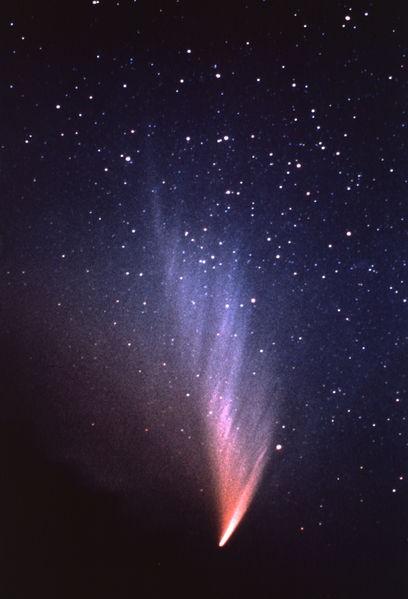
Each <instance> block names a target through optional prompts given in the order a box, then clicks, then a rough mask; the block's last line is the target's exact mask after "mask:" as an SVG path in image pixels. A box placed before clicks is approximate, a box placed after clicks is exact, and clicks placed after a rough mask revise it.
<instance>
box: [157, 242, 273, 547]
mask: <svg viewBox="0 0 408 599" xmlns="http://www.w3.org/2000/svg"><path fill="white" fill-rule="evenodd" d="M191 236H192V235H191ZM189 237H190V233H188V234H186V233H185V234H184V237H183V238H182V239H183V241H181V240H180V237H179V240H178V241H177V242H176V243H174V244H173V245H172V247H173V251H172V252H169V254H171V259H170V260H168V262H167V273H166V274H167V287H166V288H167V293H168V299H169V303H170V304H171V306H172V308H173V310H174V311H175V313H176V315H177V318H176V321H177V322H178V323H179V330H178V338H179V339H181V343H182V346H183V347H182V348H181V353H182V355H184V359H183V363H184V365H185V366H186V367H187V368H189V369H190V377H191V380H192V381H194V382H195V393H196V395H197V396H198V398H199V401H198V402H197V407H198V410H199V412H201V418H202V423H203V431H204V439H205V441H206V448H207V458H208V464H209V466H210V474H211V479H212V481H213V485H214V487H213V494H212V495H213V497H214V504H215V512H216V519H217V522H218V546H219V547H224V546H225V545H226V543H227V542H228V541H229V540H230V538H231V536H232V535H233V534H234V532H235V531H236V529H237V528H238V526H239V525H240V523H241V522H242V519H243V517H244V516H245V514H246V513H247V511H248V509H249V507H250V505H251V503H252V501H253V499H254V496H255V493H256V491H257V489H258V487H259V485H260V482H261V480H262V475H263V473H264V470H265V465H266V463H267V458H268V450H269V447H270V442H271V425H270V423H271V414H270V400H269V398H268V394H267V393H266V389H267V387H268V384H267V383H268V381H266V380H265V372H267V371H269V370H270V364H268V362H267V363H266V365H265V359H267V354H266V353H265V352H264V350H263V349H261V350H260V349H259V348H258V347H256V346H254V343H255V342H254V339H255V337H254V336H253V331H252V318H253V315H254V311H255V310H257V309H258V304H259V302H257V301H256V297H255V296H254V293H253V289H249V288H247V287H248V286H247V285H246V284H245V277H244V270H243V266H241V265H240V264H239V260H238V259H237V257H236V256H237V251H236V250H231V248H229V249H228V248H227V244H226V243H223V244H222V248H223V249H222V250H220V249H219V248H220V245H219V244H216V243H215V241H214V242H213V247H211V245H210V244H209V242H208V235H207V237H206V238H205V240H200V242H199V247H200V254H199V255H200V257H199V259H197V254H196V250H195V249H194V247H195V246H192V244H191V242H190V241H188V240H189ZM194 240H196V236H194ZM200 244H201V245H200ZM191 247H193V249H191ZM206 253H208V255H209V256H208V257H207V256H206ZM215 256H217V260H218V262H217V263H216V265H214V264H213V265H212V266H211V268H209V267H208V266H207V264H208V263H210V264H211V263H212V260H213V259H215ZM207 258H208V259H207Z"/></svg>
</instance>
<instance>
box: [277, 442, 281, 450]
mask: <svg viewBox="0 0 408 599" xmlns="http://www.w3.org/2000/svg"><path fill="white" fill-rule="evenodd" d="M281 449H282V445H281V444H280V443H278V444H277V446H276V451H281Z"/></svg>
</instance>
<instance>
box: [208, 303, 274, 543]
mask: <svg viewBox="0 0 408 599" xmlns="http://www.w3.org/2000/svg"><path fill="white" fill-rule="evenodd" d="M238 307H239V306H238ZM231 308H232V310H231V312H230V311H228V313H227V314H225V315H224V319H223V326H221V327H220V330H219V331H218V334H217V335H216V340H215V341H214V343H213V345H212V355H213V359H212V360H210V363H211V367H210V368H211V371H212V373H211V374H210V375H209V376H207V377H206V385H207V387H208V388H209V389H211V392H210V395H209V402H208V412H207V437H208V441H209V449H210V460H211V464H212V472H213V478H214V481H215V486H216V500H217V511H218V520H219V543H218V545H219V546H220V547H223V546H224V545H225V544H226V543H227V541H228V539H229V538H230V537H231V535H232V534H233V533H234V531H235V530H236V528H237V526H238V525H239V523H240V522H241V520H242V518H243V516H244V515H245V513H246V511H247V510H248V508H249V506H250V504H251V501H252V499H253V497H254V494H255V492H256V490H257V487H258V485H259V482H260V480H261V477H262V473H263V470H264V467H265V464H266V460H267V454H268V448H269V445H270V429H269V423H268V420H267V418H265V411H264V404H263V401H262V392H261V389H260V386H258V385H256V384H254V385H250V384H248V383H249V381H248V379H249V377H252V378H253V377H254V375H253V372H254V371H253V370H252V368H253V364H252V365H251V366H252V368H251V370H250V371H248V363H245V361H244V360H245V354H246V352H245V347H244V345H243V340H244V339H243V337H244V335H243V330H245V328H241V334H238V333H237V332H236V330H237V314H236V313H235V314H234V310H233V307H232V305H230V309H231ZM240 327H243V323H242V322H241V323H240ZM250 382H252V381H250Z"/></svg>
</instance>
